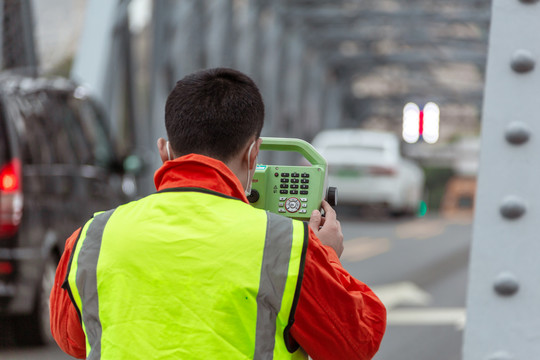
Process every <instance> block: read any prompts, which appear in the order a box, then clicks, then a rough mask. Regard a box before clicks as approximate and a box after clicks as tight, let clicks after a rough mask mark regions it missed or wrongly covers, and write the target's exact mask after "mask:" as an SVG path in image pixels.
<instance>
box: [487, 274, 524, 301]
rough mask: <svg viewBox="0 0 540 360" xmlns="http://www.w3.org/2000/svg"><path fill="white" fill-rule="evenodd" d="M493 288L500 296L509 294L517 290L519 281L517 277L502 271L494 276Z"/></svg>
mask: <svg viewBox="0 0 540 360" xmlns="http://www.w3.org/2000/svg"><path fill="white" fill-rule="evenodd" d="M493 287H494V289H495V291H496V292H497V294H499V295H502V296H511V295H514V294H515V293H517V291H518V290H519V282H518V280H517V278H516V277H515V276H514V275H513V274H511V273H509V272H502V273H500V274H499V275H497V278H495V284H494V286H493Z"/></svg>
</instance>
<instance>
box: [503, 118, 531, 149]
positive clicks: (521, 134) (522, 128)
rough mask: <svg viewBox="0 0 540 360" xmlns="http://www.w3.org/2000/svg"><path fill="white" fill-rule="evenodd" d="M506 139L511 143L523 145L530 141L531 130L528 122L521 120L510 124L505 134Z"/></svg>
mask: <svg viewBox="0 0 540 360" xmlns="http://www.w3.org/2000/svg"><path fill="white" fill-rule="evenodd" d="M504 136H505V138H506V141H508V142H509V143H510V144H514V145H521V144H523V143H526V142H527V141H529V138H530V137H531V130H530V129H529V127H528V126H527V124H525V123H523V122H519V121H514V122H511V123H510V124H508V126H507V127H506V132H505V134H504Z"/></svg>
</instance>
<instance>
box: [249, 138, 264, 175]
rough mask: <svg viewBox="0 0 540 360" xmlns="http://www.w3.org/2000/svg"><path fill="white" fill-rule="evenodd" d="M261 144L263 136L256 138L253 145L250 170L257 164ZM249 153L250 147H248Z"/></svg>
mask: <svg viewBox="0 0 540 360" xmlns="http://www.w3.org/2000/svg"><path fill="white" fill-rule="evenodd" d="M261 144H262V139H261V138H258V139H257V140H255V144H254V145H253V148H252V149H251V154H249V155H250V157H249V170H250V171H251V170H253V168H254V167H255V165H257V164H256V163H257V156H258V155H259V150H260V147H261ZM248 153H249V148H248Z"/></svg>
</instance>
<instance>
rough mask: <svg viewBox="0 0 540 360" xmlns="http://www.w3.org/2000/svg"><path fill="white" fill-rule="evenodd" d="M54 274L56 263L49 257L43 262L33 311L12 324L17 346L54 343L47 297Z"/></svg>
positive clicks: (52, 283)
mask: <svg viewBox="0 0 540 360" xmlns="http://www.w3.org/2000/svg"><path fill="white" fill-rule="evenodd" d="M55 273H56V261H54V258H53V256H52V255H50V256H49V257H48V258H47V259H46V260H45V264H44V267H43V273H42V276H41V281H40V284H39V287H38V291H37V294H36V301H35V304H34V310H33V311H32V313H31V314H30V315H27V316H21V317H18V318H16V319H15V322H14V324H13V326H14V329H13V330H14V336H15V341H16V342H17V344H19V345H44V344H50V343H52V342H54V338H53V336H52V334H51V326H50V319H49V314H50V310H49V295H50V293H51V289H52V287H53V285H54V275H55Z"/></svg>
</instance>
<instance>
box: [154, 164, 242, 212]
mask: <svg viewBox="0 0 540 360" xmlns="http://www.w3.org/2000/svg"><path fill="white" fill-rule="evenodd" d="M154 184H155V185H156V189H157V190H158V191H161V190H164V189H170V188H176V187H194V188H202V189H207V190H212V191H216V192H219V193H221V194H224V195H227V196H232V197H234V198H237V199H240V200H242V201H243V202H245V203H248V204H249V201H248V199H247V197H246V194H245V192H244V189H243V187H242V184H241V183H240V180H238V178H237V177H236V175H235V174H234V173H233V172H232V171H231V169H229V168H228V167H227V165H225V164H224V163H223V162H221V161H219V160H216V159H213V158H210V157H208V156H204V155H199V154H189V155H185V156H181V157H179V158H176V159H174V160H169V161H166V162H165V163H164V164H163V165H162V166H161V167H160V168H159V169H158V170H157V171H156V173H155V174H154Z"/></svg>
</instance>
